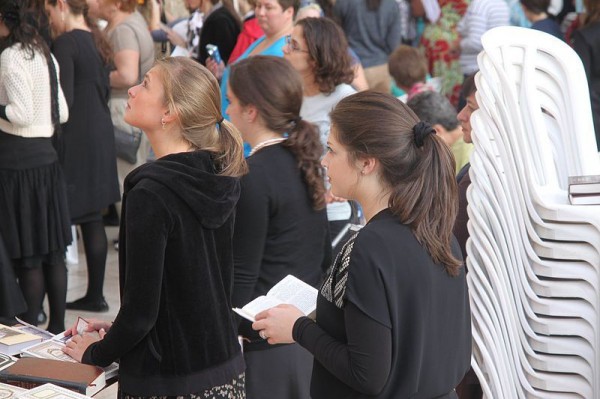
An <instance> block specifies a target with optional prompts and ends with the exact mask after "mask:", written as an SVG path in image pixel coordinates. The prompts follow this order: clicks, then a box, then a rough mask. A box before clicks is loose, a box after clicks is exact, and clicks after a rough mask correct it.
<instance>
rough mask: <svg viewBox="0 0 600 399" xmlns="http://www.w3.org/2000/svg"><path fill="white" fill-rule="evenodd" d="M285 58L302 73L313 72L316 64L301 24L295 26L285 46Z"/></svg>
mask: <svg viewBox="0 0 600 399" xmlns="http://www.w3.org/2000/svg"><path fill="white" fill-rule="evenodd" d="M283 58H285V59H286V60H287V61H289V63H290V64H292V66H293V67H294V69H295V70H296V71H298V72H299V73H300V75H303V76H304V75H305V74H307V73H309V74H311V75H312V74H313V69H314V66H313V65H312V62H311V61H312V59H311V58H310V54H309V52H308V46H307V43H306V39H305V38H304V29H303V28H302V26H300V25H296V26H294V30H293V31H292V34H291V35H290V38H289V40H288V43H287V44H286V45H285V46H284V47H283Z"/></svg>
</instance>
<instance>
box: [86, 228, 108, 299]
mask: <svg viewBox="0 0 600 399" xmlns="http://www.w3.org/2000/svg"><path fill="white" fill-rule="evenodd" d="M80 227H81V236H82V238H83V249H84V250H85V261H86V262H87V269H88V287H87V293H86V294H85V298H87V299H89V300H90V301H100V300H102V299H103V298H104V295H103V293H102V291H103V290H104V271H105V269H106V256H107V249H108V240H107V238H106V230H104V223H103V222H102V219H100V220H98V221H94V222H87V223H82V224H81V225H80Z"/></svg>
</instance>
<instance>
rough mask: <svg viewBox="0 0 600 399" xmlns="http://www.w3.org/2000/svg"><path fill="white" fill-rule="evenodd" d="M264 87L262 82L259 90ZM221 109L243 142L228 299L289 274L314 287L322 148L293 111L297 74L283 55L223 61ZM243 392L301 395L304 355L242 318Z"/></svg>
mask: <svg viewBox="0 0 600 399" xmlns="http://www.w3.org/2000/svg"><path fill="white" fill-rule="evenodd" d="M265 87H269V90H268V91H266V90H265ZM227 96H228V97H229V101H230V104H229V108H228V109H227V113H228V114H229V116H230V117H231V120H232V122H233V123H234V124H235V125H236V126H237V127H238V128H239V129H240V131H241V132H242V137H243V138H244V141H246V142H248V143H250V145H251V146H252V152H251V154H250V157H249V158H248V166H249V168H250V172H249V173H248V175H246V176H244V177H243V178H242V193H241V196H240V201H239V203H238V206H237V214H236V223H235V233H234V256H235V285H234V291H233V300H232V302H233V305H234V306H236V307H239V308H241V307H243V306H244V305H245V304H246V303H248V302H250V301H251V300H252V299H254V298H256V297H258V296H261V295H265V294H266V293H267V291H269V290H270V289H271V288H272V287H273V286H274V285H275V284H276V283H278V282H279V281H280V280H281V279H283V278H284V277H286V276H287V275H288V274H291V275H293V276H295V277H297V278H299V279H300V280H302V281H304V282H306V283H308V284H310V285H312V286H314V287H317V286H318V285H319V284H320V282H321V280H322V277H323V275H324V273H325V270H326V268H327V266H328V265H329V260H330V256H329V255H330V252H331V250H330V245H331V244H330V240H329V235H328V229H327V216H326V212H325V186H324V181H323V172H322V167H321V165H320V163H319V159H320V157H321V155H322V153H323V149H322V147H321V143H320V141H319V135H318V133H317V130H316V129H315V127H314V126H313V125H312V124H310V123H308V122H307V121H305V120H304V119H302V118H301V117H300V106H301V105H302V82H301V80H300V77H299V76H298V74H297V73H296V71H294V69H293V68H292V67H291V66H290V65H289V63H287V62H286V61H285V60H282V59H281V58H276V57H266V56H256V57H251V58H248V59H245V60H242V61H239V62H237V63H235V64H234V65H233V66H232V68H231V77H230V79H229V88H228V94H227ZM239 333H240V335H241V336H242V337H243V343H244V357H245V359H246V367H247V368H246V392H247V395H248V397H249V398H255V399H260V398H286V399H304V398H309V397H310V395H309V386H310V371H311V369H312V356H310V354H309V353H308V352H306V351H304V350H303V349H302V348H301V347H300V346H298V345H279V346H277V347H271V346H269V345H268V344H267V343H266V342H265V341H264V339H262V338H261V337H260V336H259V335H258V334H257V333H256V332H255V331H253V330H252V328H251V324H250V323H249V322H248V321H246V320H242V322H241V324H240V326H239Z"/></svg>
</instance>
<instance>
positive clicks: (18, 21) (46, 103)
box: [0, 0, 71, 333]
mask: <svg viewBox="0 0 600 399" xmlns="http://www.w3.org/2000/svg"><path fill="white" fill-rule="evenodd" d="M26 13H27V10H26V9H25V2H24V1H19V0H4V1H2V2H0V52H1V54H0V186H1V187H2V190H0V237H2V238H3V239H4V241H5V244H6V249H7V251H8V256H9V257H10V259H11V261H12V264H13V267H14V269H15V272H16V275H17V277H18V279H19V284H20V286H21V290H22V292H23V296H24V297H25V301H26V302H27V307H28V309H27V312H25V313H24V314H22V315H21V317H22V318H23V320H25V321H26V322H28V323H31V324H34V325H37V324H38V315H39V314H40V311H41V304H42V300H43V298H44V293H45V292H44V288H45V289H46V291H47V292H48V302H49V305H50V318H49V319H50V320H49V323H48V327H47V328H48V330H49V331H51V332H53V333H59V332H61V331H62V330H64V316H65V300H66V295H67V269H66V267H65V260H64V254H65V250H66V247H67V245H69V244H70V243H71V223H70V220H69V211H68V208H67V198H66V190H65V181H64V177H63V174H62V170H61V168H60V165H59V163H58V155H57V152H56V150H55V148H54V147H53V142H54V144H59V143H60V124H61V123H64V122H66V121H67V119H68V115H69V109H68V107H67V104H66V101H65V97H64V95H63V92H62V90H61V88H60V83H59V78H58V69H59V67H58V64H57V63H56V61H55V59H54V57H52V54H51V53H50V50H49V49H48V46H47V45H46V43H45V42H44V40H43V39H42V38H41V36H40V35H39V34H38V32H37V31H36V29H35V28H33V27H32V26H31V25H30V24H29V23H28V22H27V21H28V19H27V18H28V17H27V14H26ZM3 278H4V277H3Z"/></svg>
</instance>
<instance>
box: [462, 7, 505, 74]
mask: <svg viewBox="0 0 600 399" xmlns="http://www.w3.org/2000/svg"><path fill="white" fill-rule="evenodd" d="M508 24H509V10H508V5H507V4H506V1H505V0H473V1H472V2H471V5H469V8H468V9H467V13H466V14H465V16H464V17H463V19H462V20H461V21H460V22H459V24H458V27H457V28H458V33H459V34H460V36H461V38H462V39H461V41H460V60H459V61H460V66H461V68H462V72H463V73H464V74H465V75H471V74H472V73H475V72H477V70H478V69H479V68H478V66H477V54H479V52H480V51H481V50H483V46H482V45H481V36H483V34H484V33H485V32H487V31H488V30H490V29H492V28H495V27H497V26H505V25H508Z"/></svg>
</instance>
